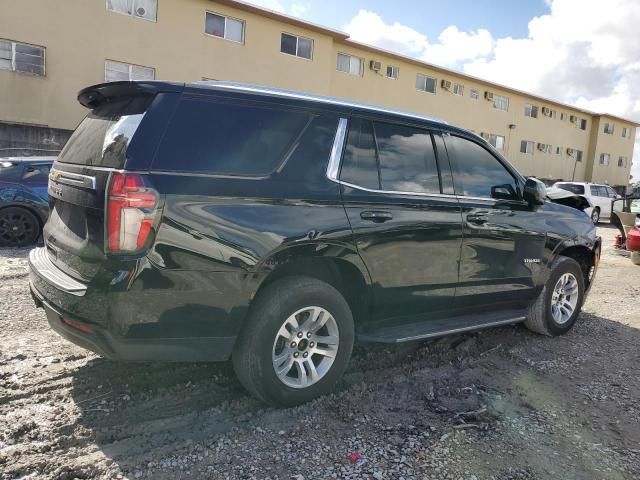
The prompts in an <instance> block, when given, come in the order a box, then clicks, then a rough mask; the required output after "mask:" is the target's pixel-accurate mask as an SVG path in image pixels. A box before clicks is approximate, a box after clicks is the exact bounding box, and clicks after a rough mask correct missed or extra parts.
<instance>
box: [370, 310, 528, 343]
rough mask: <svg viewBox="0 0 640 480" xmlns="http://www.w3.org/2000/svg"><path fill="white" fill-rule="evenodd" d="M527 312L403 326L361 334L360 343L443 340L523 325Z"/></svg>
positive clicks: (466, 316)
mask: <svg viewBox="0 0 640 480" xmlns="http://www.w3.org/2000/svg"><path fill="white" fill-rule="evenodd" d="M526 318H527V317H526V315H525V310H507V311H502V312H495V313H486V314H473V315H461V316H457V317H451V318H441V319H438V320H427V321H424V322H420V323H410V324H403V325H398V326H394V327H384V328H380V329H378V330H372V331H367V332H362V333H360V334H358V340H359V341H361V342H374V343H401V342H411V341H414V340H425V339H428V338H437V337H444V336H446V335H452V334H455V333H463V332H470V331H474V330H482V329H485V328H491V327H499V326H501V325H509V324H511V323H519V322H523V321H524V320H525V319H526Z"/></svg>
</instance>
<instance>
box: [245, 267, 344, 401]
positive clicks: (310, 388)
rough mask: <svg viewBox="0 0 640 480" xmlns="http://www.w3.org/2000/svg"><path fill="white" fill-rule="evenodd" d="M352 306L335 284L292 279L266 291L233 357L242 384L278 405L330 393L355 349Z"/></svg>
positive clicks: (249, 320)
mask: <svg viewBox="0 0 640 480" xmlns="http://www.w3.org/2000/svg"><path fill="white" fill-rule="evenodd" d="M353 339H354V329H353V317H352V314H351V310H350V309H349V305H348V304H347V302H346V301H345V299H344V298H343V297H342V295H341V294H340V293H339V292H338V291H337V290H336V289H335V288H333V287H332V286H331V285H329V284H327V283H325V282H322V281H320V280H316V279H314V278H308V277H288V278H284V279H282V280H278V281H276V282H274V283H273V284H271V285H268V286H266V287H265V288H264V290H261V291H260V293H259V294H258V297H257V298H256V300H255V303H254V305H253V306H252V308H251V313H250V315H249V318H248V319H247V323H246V325H245V326H244V329H243V333H242V335H241V336H240V338H239V339H238V343H237V345H236V347H235V350H234V352H233V365H234V368H235V371H236V374H237V375H238V378H239V380H240V382H241V383H242V384H243V385H244V387H245V388H246V389H247V390H249V392H251V393H252V394H253V395H255V396H256V397H258V398H259V399H261V400H263V401H265V402H267V403H270V404H274V405H280V406H293V405H299V404H301V403H305V402H308V401H309V400H312V399H313V398H315V397H318V396H321V395H324V394H326V393H329V392H330V391H331V390H332V389H333V387H334V386H335V384H336V382H337V381H338V380H339V379H340V377H341V376H342V374H343V373H344V370H345V369H346V367H347V364H348V362H349V359H350V357H351V351H352V349H353Z"/></svg>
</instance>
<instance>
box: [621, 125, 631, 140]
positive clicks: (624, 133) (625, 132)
mask: <svg viewBox="0 0 640 480" xmlns="http://www.w3.org/2000/svg"><path fill="white" fill-rule="evenodd" d="M630 137H631V129H630V128H629V127H622V138H630Z"/></svg>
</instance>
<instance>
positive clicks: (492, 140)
mask: <svg viewBox="0 0 640 480" xmlns="http://www.w3.org/2000/svg"><path fill="white" fill-rule="evenodd" d="M499 138H501V139H502V146H501V147H498V139H499ZM488 141H489V144H490V145H492V146H493V148H495V149H496V150H500V151H504V145H505V141H506V138H505V137H504V135H497V134H495V133H490V134H489V139H488Z"/></svg>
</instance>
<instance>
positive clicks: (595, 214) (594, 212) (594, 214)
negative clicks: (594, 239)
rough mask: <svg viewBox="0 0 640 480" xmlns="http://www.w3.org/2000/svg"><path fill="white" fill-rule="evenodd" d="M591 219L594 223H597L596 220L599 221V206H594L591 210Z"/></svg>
mask: <svg viewBox="0 0 640 480" xmlns="http://www.w3.org/2000/svg"><path fill="white" fill-rule="evenodd" d="M591 221H592V222H593V224H594V225H597V224H598V222H599V221H600V209H599V208H594V209H593V210H592V211H591Z"/></svg>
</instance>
